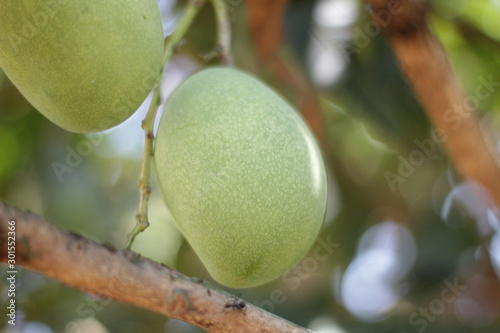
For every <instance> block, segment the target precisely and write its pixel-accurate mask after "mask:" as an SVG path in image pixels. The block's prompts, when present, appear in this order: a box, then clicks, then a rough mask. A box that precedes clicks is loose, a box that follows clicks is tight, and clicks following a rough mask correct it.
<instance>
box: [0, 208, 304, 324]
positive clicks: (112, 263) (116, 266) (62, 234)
mask: <svg viewBox="0 0 500 333" xmlns="http://www.w3.org/2000/svg"><path fill="white" fill-rule="evenodd" d="M9 221H14V222H13V223H12V222H11V223H10V224H9V223H8V222H9ZM12 226H14V228H15V229H14V233H15V238H16V245H15V264H14V265H15V266H16V270H18V269H19V267H17V266H22V267H24V268H26V269H29V270H32V271H35V272H38V273H41V274H43V275H45V276H47V277H51V278H54V279H57V280H59V281H61V282H63V283H64V284H65V285H67V286H71V287H74V288H77V289H80V290H83V291H85V292H87V293H90V294H93V295H96V296H98V297H106V298H109V299H112V300H116V301H120V302H124V303H128V304H132V305H135V306H139V307H142V308H145V309H149V310H151V311H154V312H158V313H161V314H164V315H166V316H169V317H172V318H177V319H180V320H183V321H186V322H188V323H191V324H193V325H197V326H200V327H202V328H204V329H205V330H207V331H208V332H248V333H252V332H268V333H278V332H293V333H305V332H312V331H310V330H307V329H304V328H301V327H299V326H296V325H294V324H292V323H290V322H288V321H287V320H285V319H282V318H280V317H277V316H275V315H273V314H271V313H268V312H266V311H264V310H262V309H260V308H258V307H255V306H253V305H251V304H248V303H245V308H244V311H243V310H242V309H240V308H234V307H232V306H227V304H232V303H233V302H234V296H232V295H229V294H227V293H224V292H223V291H220V290H217V289H214V288H212V287H210V286H209V285H208V283H206V282H204V281H202V280H199V279H194V278H189V277H187V276H185V275H183V274H181V273H179V272H176V271H174V270H173V269H170V268H169V267H166V266H164V265H160V264H158V263H155V262H153V261H151V260H149V259H146V258H143V257H141V256H140V255H138V254H136V253H134V252H131V251H129V250H116V249H113V248H111V247H109V246H104V245H102V244H98V243H95V242H93V241H91V240H88V239H86V238H84V237H82V236H80V235H77V234H74V233H70V232H67V231H62V230H60V229H57V228H56V227H54V226H53V225H51V224H49V223H48V222H46V221H45V220H43V219H42V218H41V217H39V216H37V215H35V214H31V213H26V212H22V211H20V210H18V209H16V208H12V207H8V206H6V205H4V204H3V203H1V202H0V244H3V245H2V246H0V261H1V262H4V263H5V262H7V259H8V255H7V249H8V247H7V246H6V240H7V235H8V233H9V231H12V230H13V228H12ZM9 228H10V229H9ZM9 235H11V234H9ZM9 246H10V245H9Z"/></svg>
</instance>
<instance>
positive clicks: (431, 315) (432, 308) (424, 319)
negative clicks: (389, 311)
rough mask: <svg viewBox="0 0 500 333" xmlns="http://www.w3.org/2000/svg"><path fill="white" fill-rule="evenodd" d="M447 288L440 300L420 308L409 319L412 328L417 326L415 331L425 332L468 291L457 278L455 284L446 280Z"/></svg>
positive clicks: (442, 291) (436, 299)
mask: <svg viewBox="0 0 500 333" xmlns="http://www.w3.org/2000/svg"><path fill="white" fill-rule="evenodd" d="M444 285H445V288H444V289H442V290H441V294H440V295H439V296H440V297H439V298H435V299H433V300H432V301H430V302H429V304H428V305H427V306H425V307H419V308H418V310H417V311H415V312H413V313H412V314H411V315H410V317H409V318H408V322H409V323H410V325H411V326H415V330H416V332H418V333H422V332H424V331H425V330H426V329H427V327H428V326H429V322H433V321H435V320H436V318H437V316H439V315H441V314H442V313H443V312H444V310H445V309H446V305H449V304H451V303H453V302H455V301H456V300H457V299H458V297H460V295H461V294H462V293H463V292H464V290H466V289H467V286H466V285H461V284H459V283H458V279H457V278H455V280H453V282H450V281H449V280H447V279H446V280H444ZM401 333H408V332H401Z"/></svg>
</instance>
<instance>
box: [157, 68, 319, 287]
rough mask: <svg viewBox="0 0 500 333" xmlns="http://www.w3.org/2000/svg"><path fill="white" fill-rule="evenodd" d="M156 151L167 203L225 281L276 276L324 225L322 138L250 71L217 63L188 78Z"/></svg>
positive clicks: (171, 105) (170, 106) (252, 282)
mask: <svg viewBox="0 0 500 333" xmlns="http://www.w3.org/2000/svg"><path fill="white" fill-rule="evenodd" d="M154 156H155V165H156V172H157V176H158V182H159V185H160V187H161V189H162V192H163V195H164V198H165V202H166V204H167V207H168V208H169V210H170V212H171V214H172V216H173V217H174V219H175V221H176V223H177V225H178V227H179V229H180V230H181V232H182V233H183V235H184V236H185V237H186V239H187V240H188V242H189V243H190V245H191V246H192V248H193V249H194V251H195V252H196V253H197V254H198V256H199V257H200V259H201V261H202V262H203V263H204V265H205V267H206V268H207V270H208V272H209V273H210V274H211V276H212V277H213V278H214V279H215V280H216V281H218V282H220V283H221V284H223V285H226V286H228V287H231V288H247V287H253V286H257V285H260V284H263V283H266V282H268V281H270V280H273V279H275V278H277V277H279V276H280V275H281V274H283V273H284V272H286V271H287V270H289V269H290V268H292V267H293V266H294V265H295V264H297V263H298V262H299V261H300V260H301V259H302V258H303V256H304V255H305V254H306V252H307V251H308V250H309V249H310V247H311V246H312V244H313V242H314V240H315V239H316V237H317V235H318V233H319V230H320V228H321V225H322V223H323V219H324V214H325V209H326V173H325V168H324V164H323V160H322V158H321V154H320V152H319V150H318V147H317V145H316V143H315V140H314V138H313V136H312V134H311V133H310V131H309V129H308V128H307V126H306V125H305V123H304V122H303V121H302V119H301V118H300V117H299V116H298V115H297V113H296V112H295V111H294V110H293V109H292V107H291V106H289V105H288V104H287V103H286V102H285V101H284V100H283V99H282V98H281V97H280V96H278V95H277V94H276V93H275V92H274V91H273V90H271V89H270V88H268V87H267V86H265V85H264V84H263V83H261V82H260V81H258V80H257V79H255V78H253V77H252V76H250V75H248V74H245V73H243V72H240V71H238V70H235V69H231V68H224V67H215V68H209V69H205V70H202V71H200V72H198V73H196V74H194V75H193V76H191V77H189V78H188V79H187V80H185V81H184V82H183V83H181V84H180V85H179V86H178V87H177V88H176V89H175V90H174V92H173V93H172V95H171V96H170V97H169V98H168V100H167V102H166V106H165V109H164V111H163V115H162V117H161V120H160V124H159V127H158V133H157V138H156V143H155V153H154Z"/></svg>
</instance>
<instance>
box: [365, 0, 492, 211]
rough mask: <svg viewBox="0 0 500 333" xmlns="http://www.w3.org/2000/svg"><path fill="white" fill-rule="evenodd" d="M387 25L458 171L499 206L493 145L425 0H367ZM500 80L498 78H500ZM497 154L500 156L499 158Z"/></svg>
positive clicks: (403, 65) (405, 71)
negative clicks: (435, 32) (428, 19)
mask: <svg viewBox="0 0 500 333" xmlns="http://www.w3.org/2000/svg"><path fill="white" fill-rule="evenodd" d="M366 1H367V2H368V3H370V4H371V6H372V14H373V18H374V20H375V21H376V22H378V24H379V25H380V26H381V27H382V28H383V29H384V31H385V33H386V36H387V38H388V40H389V42H390V43H391V45H392V48H393V50H394V53H395V55H396V57H397V59H398V62H399V66H400V68H401V71H402V72H403V74H404V75H405V77H406V80H407V81H408V83H409V85H410V86H411V87H412V89H413V91H414V93H415V95H416V97H417V98H418V100H419V101H420V104H421V105H422V106H423V107H424V109H425V111H426V113H427V116H428V117H429V119H430V121H431V122H432V124H433V125H434V127H435V131H436V133H439V137H440V138H442V140H441V141H442V143H443V144H444V147H445V148H446V151H447V152H448V155H449V157H450V159H451V161H452V162H453V165H454V166H455V168H456V170H457V171H458V172H459V173H460V175H461V176H462V177H463V178H464V179H468V180H473V181H475V182H477V183H479V184H480V185H482V186H483V187H484V188H486V189H487V190H488V191H489V193H490V194H491V197H492V198H493V200H494V201H496V203H497V204H498V205H500V166H499V164H498V162H497V160H495V157H494V155H493V154H495V155H498V153H496V152H492V151H490V150H489V149H488V142H489V141H488V139H487V138H486V137H485V133H483V132H482V131H481V129H480V126H479V121H478V116H477V112H476V110H475V109H474V108H473V107H472V106H471V105H470V103H469V101H470V97H471V96H467V95H466V93H465V92H464V90H463V89H462V87H461V86H460V84H459V82H458V80H457V78H456V76H455V75H454V73H453V71H452V69H451V67H450V64H449V63H448V59H447V56H446V53H445V51H444V49H443V47H442V45H441V44H440V43H439V41H438V40H437V39H436V37H435V36H434V35H433V34H432V32H431V31H430V30H429V27H428V25H427V22H426V2H425V1H423V0H366ZM499 79H500V78H493V80H496V81H498V80H499ZM497 157H498V156H497Z"/></svg>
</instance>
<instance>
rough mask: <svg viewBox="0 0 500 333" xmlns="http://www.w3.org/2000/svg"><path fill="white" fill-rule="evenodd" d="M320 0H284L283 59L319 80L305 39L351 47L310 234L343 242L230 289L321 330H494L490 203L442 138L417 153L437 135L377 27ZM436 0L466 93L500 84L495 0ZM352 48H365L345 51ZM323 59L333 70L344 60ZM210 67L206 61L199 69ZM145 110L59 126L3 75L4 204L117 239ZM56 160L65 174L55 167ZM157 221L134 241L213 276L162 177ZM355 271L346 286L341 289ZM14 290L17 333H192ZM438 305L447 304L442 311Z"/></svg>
mask: <svg viewBox="0 0 500 333" xmlns="http://www.w3.org/2000/svg"><path fill="white" fill-rule="evenodd" d="M347 1H348V2H356V1H355V0H347ZM326 2H328V1H319V0H318V1H301V0H295V1H291V3H290V6H289V8H288V12H287V16H286V19H285V22H284V26H285V28H286V29H285V32H286V45H287V50H285V51H283V57H285V60H286V61H290V62H294V63H298V64H300V67H301V68H303V70H304V71H306V73H307V75H308V77H309V79H310V80H311V81H312V82H316V81H315V80H316V78H315V77H314V75H313V71H312V70H311V68H313V67H314V65H315V64H317V62H316V61H317V60H318V59H319V55H315V54H314V53H313V54H312V55H311V53H310V51H311V44H312V43H313V41H316V42H318V43H319V45H322V47H324V50H323V51H325V50H326V53H327V54H326V56H327V58H328V52H331V50H338V48H339V45H340V46H341V47H342V48H344V49H343V50H344V53H343V55H344V56H345V57H344V58H343V61H340V64H342V63H343V67H342V69H341V74H340V75H338V77H337V78H336V79H335V80H333V79H332V80H331V82H330V83H328V84H321V85H318V93H319V94H320V98H321V113H322V116H323V118H324V126H325V128H326V133H327V135H326V138H325V142H322V143H321V144H322V146H323V147H324V156H325V161H326V163H327V165H328V168H329V170H330V183H331V184H330V185H331V186H330V199H329V210H328V213H327V219H326V221H325V226H324V228H323V230H322V232H321V234H320V236H319V238H318V239H319V240H322V241H323V242H327V241H328V240H330V241H332V242H333V243H335V244H336V247H335V249H334V251H333V252H332V253H329V255H328V258H327V260H319V259H318V258H319V257H315V253H316V252H315V251H316V249H317V248H318V246H320V245H321V244H322V243H321V242H320V241H319V242H318V243H317V244H316V245H315V246H314V247H313V249H312V250H311V253H310V254H309V255H308V256H306V258H305V259H304V261H303V262H302V263H301V264H299V265H298V266H297V267H296V268H295V269H294V270H292V271H291V273H288V274H287V275H285V276H284V277H283V278H280V279H277V280H275V281H273V282H271V283H268V284H266V285H264V286H261V287H256V288H252V289H245V290H230V291H231V292H235V293H237V292H241V293H242V298H243V299H245V300H246V301H249V302H252V303H255V304H256V305H259V306H261V307H263V308H264V309H266V310H268V311H272V312H274V313H276V314H277V315H279V316H282V317H284V318H287V319H289V320H291V321H293V322H295V323H297V324H299V325H303V326H306V327H310V328H312V329H315V330H317V331H321V332H324V333H326V332H330V333H332V332H352V333H355V332H384V333H388V332H424V331H425V332H429V333H431V332H441V333H442V332H454V333H459V332H481V333H483V332H484V333H487V332H498V329H499V328H500V317H499V314H500V291H499V290H500V286H499V279H498V275H495V271H494V268H497V273H498V272H500V268H498V267H500V264H498V266H495V260H497V261H500V259H499V257H500V246H499V247H496V248H495V247H494V246H493V245H494V244H493V243H492V240H491V238H492V239H498V241H499V242H500V239H499V238H498V234H496V235H494V234H493V235H492V234H491V233H490V234H485V233H484V232H482V231H481V230H484V229H481V228H480V227H481V223H483V222H484V219H485V218H488V216H489V218H490V219H491V214H490V215H488V214H489V213H491V211H488V207H486V206H484V203H481V202H477V200H476V201H474V199H473V198H471V196H470V195H471V188H470V187H464V186H462V184H461V182H460V179H459V178H458V177H457V175H456V173H455V172H454V170H453V166H452V165H451V163H450V161H449V160H448V158H447V156H446V154H445V153H444V152H443V151H442V148H441V147H438V146H437V145H435V146H432V147H430V146H425V147H427V148H428V149H431V148H432V151H431V152H430V153H429V154H425V149H424V148H422V146H421V143H422V142H424V141H425V140H429V139H430V138H432V137H431V127H430V125H429V123H428V121H427V118H426V116H425V113H424V112H423V110H422V108H421V107H420V105H419V103H418V101H416V100H415V98H414V97H413V94H412V92H411V90H410V88H409V87H408V85H407V84H406V83H405V81H404V79H403V78H402V76H401V74H400V72H399V70H398V66H397V62H396V60H395V58H394V55H393V53H392V51H391V49H390V47H389V45H388V44H387V42H386V41H385V39H384V37H383V35H382V34H381V33H375V34H373V35H370V36H368V38H367V39H366V40H365V41H364V44H363V47H359V46H360V45H359V42H360V41H361V39H359V38H360V36H361V35H360V34H363V32H364V31H366V30H365V29H367V27H368V26H369V25H370V24H371V22H372V21H371V18H370V15H369V12H368V11H367V8H366V5H365V4H364V3H363V2H361V1H359V2H356V4H357V7H356V12H355V18H354V20H353V22H352V23H351V24H347V25H344V26H342V27H337V28H335V27H334V26H327V27H325V26H321V24H320V23H321V22H319V21H318V9H317V8H318V6H319V5H320V3H323V4H324V3H326ZM330 2H331V3H333V2H338V3H341V2H346V1H340V0H338V1H330ZM429 2H430V12H429V24H430V26H431V29H432V30H433V32H434V33H435V34H436V36H437V37H438V38H439V39H440V41H441V42H442V44H443V46H444V48H445V49H446V51H447V53H448V55H449V60H450V63H451V65H452V67H453V69H454V70H455V72H456V74H457V77H458V78H459V80H460V82H461V84H462V85H463V87H464V89H465V90H466V91H467V94H468V95H469V96H476V89H477V87H478V86H480V85H481V84H482V81H481V78H483V79H488V78H489V77H490V78H492V80H493V81H494V82H500V1H498V0H474V1H472V0H460V1H456V0H453V1H452V0H433V1H429ZM182 3H183V2H181V4H182ZM228 3H229V4H230V7H229V8H230V12H231V16H232V18H233V22H234V55H235V60H236V63H237V65H238V66H239V67H241V68H243V69H246V70H248V71H250V72H253V73H255V75H257V76H259V77H261V78H263V80H266V81H267V82H268V83H269V84H270V85H272V86H273V87H274V88H275V89H276V90H278V91H280V92H281V93H282V94H283V95H284V96H285V97H287V98H289V99H290V102H291V103H293V101H294V99H293V96H294V95H295V94H296V92H294V91H291V90H290V87H287V86H285V85H284V84H283V83H280V82H279V81H278V80H274V79H273V78H272V75H271V74H270V73H269V72H267V69H266V68H262V67H260V66H258V65H256V62H255V59H254V57H253V46H252V44H251V42H250V38H249V36H248V29H247V22H246V16H245V4H244V3H241V2H239V1H228ZM160 4H161V8H162V12H163V17H164V22H165V24H164V26H165V31H166V33H169V32H170V31H171V29H172V28H173V26H174V25H175V23H174V22H175V21H176V20H177V19H178V18H179V13H180V11H181V10H182V5H179V4H177V5H176V6H173V5H172V4H171V3H170V2H169V1H166V0H165V1H164V0H161V1H160ZM325 8H332V10H333V8H337V9H339V8H340V7H334V6H332V7H325ZM339 10H340V9H339ZM334 17H335V16H334ZM215 29H216V27H215V21H214V19H213V12H212V9H211V8H210V6H206V8H204V9H203V10H202V12H201V14H200V16H199V17H198V18H197V19H196V21H195V23H194V25H193V27H192V28H191V30H190V31H189V33H188V36H187V38H186V42H185V43H184V44H183V45H182V47H181V48H180V49H179V52H178V55H177V56H176V58H175V59H174V61H173V62H172V64H171V66H170V68H169V70H168V73H167V75H166V81H167V88H166V91H168V90H170V89H171V88H172V87H173V86H175V84H177V83H178V81H180V80H181V79H182V77H184V76H185V75H187V74H188V73H190V72H192V71H193V70H195V69H196V68H198V67H200V66H205V65H207V63H206V62H205V61H204V60H203V59H202V58H201V57H200V54H202V53H208V52H210V51H211V50H212V49H213V46H214V43H215V31H216V30H215ZM321 29H323V30H321ZM335 29H337V30H335ZM340 30H342V32H343V33H344V32H346V34H345V35H342V36H341V37H340V38H339V39H338V40H333V41H332V40H330V39H325V38H324V36H325V31H326V34H327V35H328V34H330V35H332V34H335V33H338V32H339V31H340ZM339 36H340V35H339ZM357 38H358V39H357ZM356 43H358V44H356ZM365 44H366V45H365ZM352 46H357V47H358V48H359V50H358V51H359V52H351V53H348V52H345V50H348V49H349V47H352ZM331 55H332V57H331V59H333V60H331V62H330V66H334V65H336V66H339V63H337V64H336V63H335V59H336V58H335V57H333V55H334V54H333V53H332V54H331ZM286 57H289V59H288V58H286ZM318 61H319V60H318ZM216 63H217V60H216V59H214V60H210V61H209V63H208V64H216ZM327 65H328V63H326V65H322V66H327ZM321 69H324V70H325V71H327V70H328V68H326V67H324V68H321V67H320V70H321ZM493 89H494V90H493V91H491V94H490V95H489V96H488V98H482V99H481V98H477V100H478V109H479V111H480V113H481V116H482V117H484V121H483V123H484V125H485V128H487V129H488V130H490V131H496V132H495V133H493V134H496V135H498V130H499V129H500V121H499V119H498V116H499V112H500V92H499V90H498V85H497V86H494V88H493ZM457 102H459V101H457ZM146 104H147V102H146ZM144 110H145V109H144V106H143V107H141V109H140V110H139V111H138V113H137V114H136V115H134V116H133V117H132V118H131V119H130V120H129V121H127V122H126V123H124V124H122V125H120V126H118V127H117V128H115V129H111V130H108V131H106V132H104V133H101V134H94V135H90V136H85V135H78V134H72V133H68V132H65V131H63V130H62V129H59V128H57V127H56V126H55V125H53V124H52V123H51V122H49V121H48V120H46V119H45V118H44V117H42V116H41V115H40V114H39V113H38V112H36V110H34V109H33V108H32V107H31V106H30V104H29V103H28V102H27V101H26V100H25V99H24V98H23V96H22V95H21V94H20V93H19V92H18V91H17V90H16V88H15V87H14V86H13V85H12V84H11V83H10V82H9V80H8V78H6V77H5V75H3V73H1V72H0V200H1V201H3V202H6V203H7V204H9V205H13V206H16V207H19V208H21V209H29V210H31V211H33V212H35V213H38V214H41V215H43V216H44V217H45V218H46V219H47V220H48V221H50V222H51V223H53V224H54V225H56V226H58V227H60V228H62V229H67V230H72V231H74V232H77V233H81V234H82V235H84V236H86V237H89V238H91V239H94V240H96V241H99V242H106V243H111V244H113V245H115V246H116V247H123V246H124V245H125V240H126V235H127V233H128V232H129V231H130V230H131V228H132V226H133V223H134V217H135V212H136V209H137V205H138V191H137V188H136V183H137V179H138V175H139V170H140V158H141V145H142V140H143V139H142V132H141V128H140V121H141V119H142V117H143V116H144ZM417 142H420V145H419V143H417ZM425 142H428V143H429V141H425ZM325 147H326V148H325ZM85 148H87V150H85ZM79 150H80V151H84V152H85V154H80V153H78V151H79ZM415 152H420V153H421V155H422V156H425V157H424V158H423V159H422V160H421V161H420V162H419V163H416V164H417V165H414V166H413V167H411V166H410V169H411V170H410V169H408V170H406V171H405V169H404V167H405V166H404V165H405V162H404V161H405V160H406V161H407V162H408V161H409V160H410V159H411V158H413V159H415V158H417V157H418V156H417V155H418V154H417V155H415V154H416V153H415ZM412 154H413V155H412ZM55 163H56V164H55ZM57 163H60V164H64V165H66V166H69V168H70V169H71V171H70V172H65V173H61V172H60V171H58V169H57ZM400 171H403V173H405V176H404V177H403V180H402V181H400V182H396V183H394V184H393V186H391V184H390V180H389V181H388V178H387V174H388V172H389V173H393V174H396V175H397V174H398V172H400ZM485 216H486V217H485ZM150 221H151V227H150V228H149V229H148V230H147V231H146V232H144V233H143V234H141V235H140V236H139V237H138V239H137V241H136V244H134V250H136V251H137V252H140V253H141V254H142V255H144V256H146V257H150V258H152V259H154V260H157V261H160V262H162V263H165V264H167V265H169V266H172V267H173V268H175V269H177V270H179V271H181V272H183V273H185V274H188V275H191V276H196V277H200V278H203V279H206V280H207V281H212V280H211V278H210V276H209V275H208V274H207V272H206V271H205V269H204V268H203V266H202V265H201V263H200V261H199V260H198V258H197V257H196V255H195V253H194V252H193V251H192V249H191V248H190V247H189V245H188V244H187V243H186V241H185V240H184V239H183V238H182V236H181V235H180V233H179V232H178V230H177V228H176V227H175V224H174V223H173V221H172V218H171V216H170V215H169V213H168V211H167V210H166V208H165V206H164V204H163V202H162V199H161V197H160V194H159V191H158V189H157V188H156V186H154V189H153V195H152V198H151V205H150ZM490 222H491V221H490ZM491 223H492V222H491ZM497 228H498V226H497ZM388 230H389V231H390V232H388ZM398 235H399V236H398ZM405 237H406V238H405ZM495 237H496V238H495ZM490 241H491V243H489V242H490ZM488 245H489V246H490V251H489V252H488V251H487V250H486V249H487V246H488ZM492 249H493V250H492ZM495 249H496V251H497V252H492V251H495ZM323 250H324V248H323ZM490 257H491V260H490V259H489V258H490ZM495 258H496V259H495ZM403 268H404V269H403ZM0 269H1V270H4V267H1V268H0ZM0 272H1V271H0ZM0 275H2V276H3V274H0ZM456 279H458V280H459V281H460V284H463V285H465V286H466V289H465V290H463V291H460V292H459V293H460V295H456V297H455V298H454V299H453V300H452V301H450V302H443V300H442V295H443V291H445V290H446V288H448V287H447V286H448V285H447V284H446V281H448V283H453V282H454V281H455V280H456ZM351 280H352V281H354V282H355V283H351V284H349V283H350V282H349V281H351ZM4 282H5V279H4V278H3V277H2V280H1V282H0V283H1V284H0V304H1V307H2V309H3V308H5V304H6V303H5V301H6V300H7V297H6V293H5V292H4V290H3V289H5V285H4V284H3V283H4ZM214 285H216V286H218V285H217V284H216V283H214ZM350 285H352V286H353V287H352V288H351V289H349V286H350ZM218 287H221V288H224V287H222V286H218ZM224 289H227V288H224ZM17 290H18V294H17V299H18V304H19V305H20V308H18V314H19V315H21V316H22V321H23V323H22V324H21V325H19V327H16V329H19V332H70V331H74V327H76V326H75V325H76V324H77V323H78V325H80V324H82V323H85V325H87V326H84V327H87V328H86V329H83V328H82V330H83V331H88V332H100V331H102V332H106V331H108V332H123V333H127V332H142V331H147V332H179V333H180V332H201V330H200V329H198V328H195V327H193V326H191V325H188V324H185V323H182V322H179V321H176V320H168V319H167V318H165V317H163V316H160V315H157V314H154V313H150V312H148V311H145V310H142V309H137V308H134V307H131V306H128V305H124V304H118V303H114V302H110V301H108V300H103V299H98V298H95V297H93V296H91V295H86V294H84V293H82V292H79V291H76V290H73V289H70V288H67V287H65V286H63V285H61V284H60V283H59V282H57V281H54V280H50V279H46V278H44V277H42V276H39V275H37V274H34V273H31V272H29V271H25V270H21V271H20V274H19V275H18V286H17ZM275 290H279V291H282V292H283V295H284V296H283V298H281V299H279V300H278V299H276V298H273V295H274V293H273V292H275ZM441 304H444V305H445V307H443V308H440V306H441ZM429 307H430V309H431V312H430V316H431V317H428V319H425V320H424V319H422V318H426V317H425V316H423V315H421V314H419V311H420V309H422V308H429ZM433 307H434V308H433ZM432 309H434V310H432ZM432 311H434V312H432ZM2 313H3V312H2ZM432 313H434V314H435V315H433V314H432ZM4 325H5V316H1V317H0V328H1V327H4ZM82 325H83V324H82ZM89 327H92V328H89ZM8 332H12V331H8ZM16 332H17V331H16Z"/></svg>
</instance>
